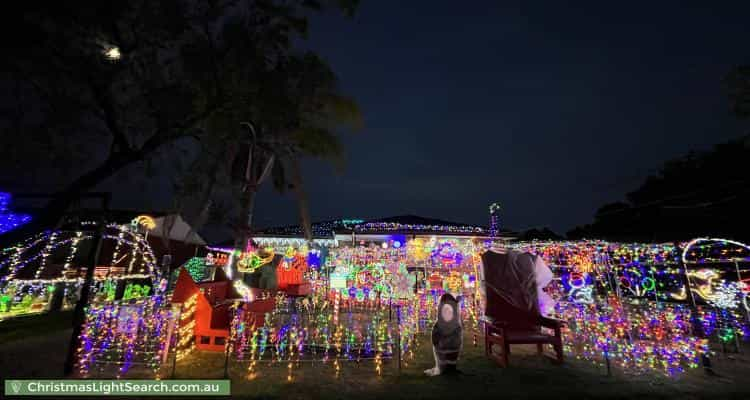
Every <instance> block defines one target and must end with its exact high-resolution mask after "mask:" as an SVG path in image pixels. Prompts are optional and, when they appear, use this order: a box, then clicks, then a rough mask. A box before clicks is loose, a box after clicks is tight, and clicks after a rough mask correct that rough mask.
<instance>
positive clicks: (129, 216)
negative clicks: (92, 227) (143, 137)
mask: <svg viewBox="0 0 750 400" xmlns="http://www.w3.org/2000/svg"><path fill="white" fill-rule="evenodd" d="M24 211H26V212H28V213H30V214H32V215H34V214H35V213H36V212H38V211H39V210H38V209H34V208H29V209H25V210H24ZM102 213H104V219H105V221H107V223H115V224H121V225H122V224H129V223H130V222H131V221H133V220H134V219H135V218H137V217H139V216H142V215H147V216H149V217H151V218H153V219H154V222H155V224H156V226H155V227H154V229H152V230H151V231H149V235H151V236H155V237H168V238H169V239H172V240H175V241H178V242H185V243H188V244H196V245H205V244H206V242H205V240H203V238H202V237H201V236H200V235H199V234H198V233H197V232H193V233H192V234H191V235H190V237H189V238H188V237H187V234H188V233H189V232H190V229H191V228H190V225H189V224H188V223H187V222H186V221H185V219H184V218H182V216H181V215H180V214H177V213H170V212H167V211H144V210H127V209H114V210H112V209H110V210H106V211H104V210H102V209H99V208H80V209H77V210H73V211H71V212H68V213H67V214H66V215H65V220H64V221H63V229H66V228H71V229H72V228H73V227H74V226H78V225H79V224H81V223H93V224H95V223H97V222H98V220H99V218H100V217H101V216H102ZM169 218H175V219H174V221H168V219H169ZM167 222H169V223H167ZM165 225H166V226H170V225H171V228H170V229H169V232H166V229H165Z"/></svg>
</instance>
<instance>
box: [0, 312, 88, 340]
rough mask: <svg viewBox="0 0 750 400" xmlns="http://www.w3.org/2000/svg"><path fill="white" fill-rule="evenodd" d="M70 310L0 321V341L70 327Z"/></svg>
mask: <svg viewBox="0 0 750 400" xmlns="http://www.w3.org/2000/svg"><path fill="white" fill-rule="evenodd" d="M72 319H73V312H72V311H62V312H58V313H42V314H33V315H29V316H23V317H16V318H10V319H6V320H3V321H0V343H8V342H12V341H14V340H19V339H26V338H30V337H34V336H41V335H46V334H49V333H52V332H57V331H61V330H65V329H68V328H70V327H71V323H72Z"/></svg>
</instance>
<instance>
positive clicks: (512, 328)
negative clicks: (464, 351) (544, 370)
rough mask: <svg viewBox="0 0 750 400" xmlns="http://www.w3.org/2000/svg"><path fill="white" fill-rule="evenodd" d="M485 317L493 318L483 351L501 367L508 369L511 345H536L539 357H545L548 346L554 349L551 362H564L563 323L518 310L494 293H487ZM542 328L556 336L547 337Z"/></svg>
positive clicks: (486, 330) (487, 329)
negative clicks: (545, 348) (496, 348)
mask: <svg viewBox="0 0 750 400" xmlns="http://www.w3.org/2000/svg"><path fill="white" fill-rule="evenodd" d="M488 292H489V291H488ZM486 315H487V316H488V317H490V318H492V322H489V321H486V322H485V323H484V338H485V342H484V351H485V354H486V355H487V356H489V357H490V358H492V359H493V360H495V361H496V362H497V363H498V364H499V365H500V366H501V367H507V366H508V356H509V355H510V345H512V344H536V348H537V352H538V353H539V354H543V353H544V345H545V344H549V345H552V348H553V350H554V352H555V357H554V358H552V359H553V360H554V361H555V362H557V363H562V362H563V348H562V334H561V329H562V326H563V325H564V321H561V320H558V319H554V318H547V317H544V316H542V315H540V314H539V312H538V311H536V310H530V311H525V310H522V309H519V308H517V307H515V306H513V305H511V304H509V303H508V302H506V301H505V300H503V298H502V297H500V296H498V295H495V294H494V293H488V297H487V310H486ZM542 327H544V328H549V329H552V330H553V331H554V335H552V334H549V333H546V332H545V331H544V330H543V329H541V328H542ZM495 345H497V347H499V349H500V352H499V353H495V352H493V347H494V346H495Z"/></svg>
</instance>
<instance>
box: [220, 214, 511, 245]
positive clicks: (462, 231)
mask: <svg viewBox="0 0 750 400" xmlns="http://www.w3.org/2000/svg"><path fill="white" fill-rule="evenodd" d="M312 229H313V237H315V238H330V237H332V236H334V235H335V234H336V233H352V232H353V233H362V234H394V233H402V234H438V235H439V234H448V235H457V236H488V235H489V234H490V232H489V229H488V228H487V227H485V226H481V225H472V224H464V223H459V222H451V221H445V220H441V219H436V218H427V217H422V216H418V215H398V216H393V217H386V218H379V219H373V220H367V221H364V220H358V219H338V220H330V221H322V222H315V223H313V224H312ZM500 233H501V234H506V235H507V234H511V233H512V232H511V231H508V230H501V231H500ZM257 235H258V236H260V237H262V236H277V237H300V236H302V235H303V231H302V227H301V226H299V225H289V226H282V227H273V228H266V229H263V230H261V231H259V232H258V233H257ZM230 244H231V243H230Z"/></svg>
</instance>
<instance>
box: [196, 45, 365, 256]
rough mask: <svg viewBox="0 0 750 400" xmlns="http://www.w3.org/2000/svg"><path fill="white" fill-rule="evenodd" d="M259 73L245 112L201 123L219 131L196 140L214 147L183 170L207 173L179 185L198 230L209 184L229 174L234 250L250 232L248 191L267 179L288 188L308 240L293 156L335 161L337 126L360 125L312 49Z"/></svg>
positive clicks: (339, 149) (339, 156) (340, 160)
mask: <svg viewBox="0 0 750 400" xmlns="http://www.w3.org/2000/svg"><path fill="white" fill-rule="evenodd" d="M264 75H265V76H263V77H262V79H259V78H257V77H256V78H257V79H258V81H259V82H260V83H259V86H260V88H259V90H258V92H257V93H256V94H255V95H256V97H257V98H259V99H263V100H262V103H260V104H258V103H254V102H252V100H250V99H249V100H248V107H247V111H248V112H247V114H246V115H237V114H231V115H228V114H224V113H219V114H218V115H217V118H215V119H213V120H212V122H211V123H210V124H209V126H210V127H208V128H207V129H209V130H210V129H217V130H222V131H223V132H226V133H225V134H224V135H213V136H212V138H217V137H218V138H220V139H218V140H216V141H214V142H212V143H203V144H204V146H206V147H208V148H212V149H214V150H213V151H207V152H206V153H205V154H203V157H201V158H199V159H198V160H197V161H196V163H195V164H196V167H194V168H191V172H193V173H194V172H195V171H206V172H207V173H208V175H207V176H200V178H198V181H199V182H197V183H196V182H193V184H194V185H196V186H198V187H199V188H198V190H196V188H192V189H193V190H187V193H191V194H192V193H196V192H197V193H200V194H199V195H198V196H197V197H199V198H200V199H201V202H200V211H199V213H198V218H197V221H196V223H194V224H193V225H194V226H195V230H198V229H200V227H201V226H202V224H203V223H205V222H206V220H207V219H208V218H207V215H208V213H209V210H210V208H211V204H212V198H213V195H214V192H215V190H216V187H217V186H218V185H219V184H220V182H222V180H223V179H226V177H229V178H230V180H231V182H233V183H234V184H235V186H236V187H237V188H238V189H239V196H238V197H239V203H240V211H239V215H238V218H237V223H236V224H235V229H236V235H235V249H238V250H244V246H245V245H246V243H248V240H249V239H250V238H251V236H252V226H253V211H254V208H255V197H256V195H257V192H258V188H259V187H260V185H262V184H264V183H265V182H266V181H267V180H269V179H270V180H271V181H272V183H273V186H274V188H275V189H276V190H277V191H278V192H280V193H286V192H287V191H291V192H292V193H293V194H294V196H295V197H296V200H297V204H298V212H299V217H300V224H301V225H302V227H303V230H304V233H305V238H306V239H307V240H312V229H311V220H310V213H309V208H308V199H307V195H306V192H305V190H304V182H303V179H302V170H301V161H302V159H304V158H306V157H313V158H317V159H322V160H327V161H330V162H332V163H333V164H334V166H336V167H338V168H339V169H340V168H342V167H343V164H344V151H343V145H342V143H341V140H340V136H339V129H341V128H350V129H351V130H357V129H358V128H359V127H360V126H361V124H362V118H361V115H360V112H359V108H358V107H357V105H356V103H355V102H354V101H353V100H352V99H351V98H349V97H347V96H345V95H343V94H341V93H340V92H339V89H338V82H337V79H336V76H335V74H334V73H333V72H332V71H331V69H330V67H329V66H328V65H327V64H326V63H325V62H324V61H323V60H322V59H320V58H319V57H317V56H316V55H314V54H312V53H304V54H295V55H292V56H289V57H287V58H285V59H283V60H280V61H279V62H277V63H276V64H275V65H274V67H273V68H271V69H269V70H268V71H267V72H266V74H264ZM237 124H239V127H238V125H237ZM223 160H228V161H229V162H228V163H224V162H223ZM195 176H196V175H195V174H194V177H195ZM194 179H195V178H194ZM194 197H195V196H194Z"/></svg>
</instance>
